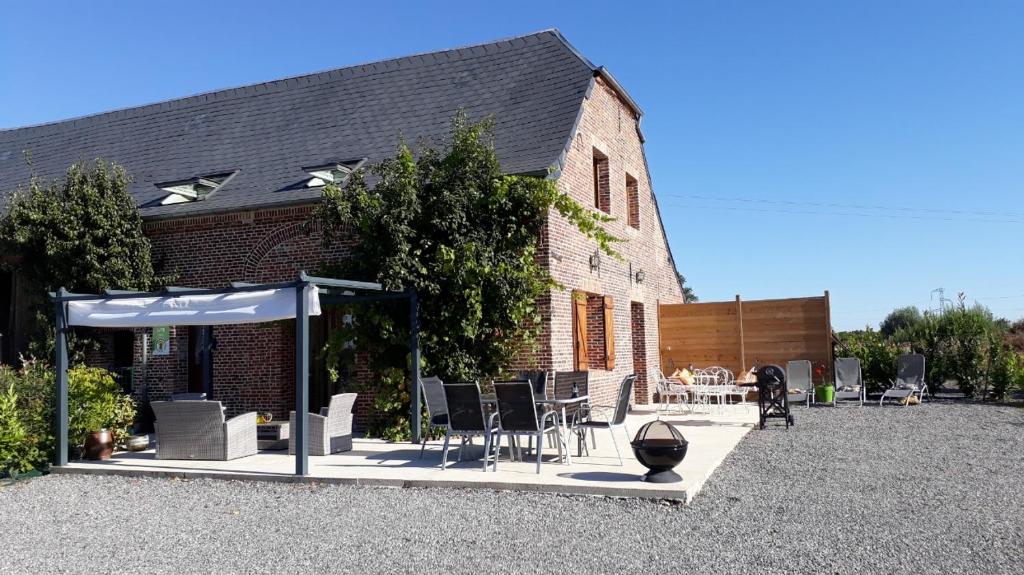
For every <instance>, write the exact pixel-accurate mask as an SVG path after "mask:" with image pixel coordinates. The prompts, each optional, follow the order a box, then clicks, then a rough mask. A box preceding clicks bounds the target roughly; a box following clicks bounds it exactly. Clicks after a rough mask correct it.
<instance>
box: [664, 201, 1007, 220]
mask: <svg viewBox="0 0 1024 575" xmlns="http://www.w3.org/2000/svg"><path fill="white" fill-rule="evenodd" d="M662 205H663V206H671V207H676V208H689V209H698V210H718V211H728V212H733V211H743V212H756V213H766V212H767V213H774V214H797V215H816V216H849V217H856V218H885V219H892V220H927V221H940V222H973V223H985V224H1024V220H999V219H982V218H948V217H947V218H943V217H938V216H935V217H932V216H913V215H896V214H863V213H856V212H832V211H825V210H786V209H781V208H744V207H736V206H707V205H700V204H675V203H664V204H662Z"/></svg>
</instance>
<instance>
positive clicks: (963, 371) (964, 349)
mask: <svg viewBox="0 0 1024 575" xmlns="http://www.w3.org/2000/svg"><path fill="white" fill-rule="evenodd" d="M894 339H895V340H897V341H898V342H900V343H904V344H905V345H907V346H909V347H910V348H911V349H912V350H913V351H915V352H918V353H921V354H923V355H924V356H925V359H926V361H927V365H928V381H929V383H932V384H933V385H938V384H941V383H942V382H944V381H948V380H954V381H956V382H957V386H958V387H959V388H960V391H961V392H963V393H964V395H966V396H968V397H974V396H975V395H978V394H979V392H981V395H982V396H984V395H985V391H986V389H987V388H988V385H989V378H990V370H991V369H992V368H993V367H994V366H995V365H996V363H997V356H998V355H999V353H1000V349H1002V348H1003V347H1004V346H1003V344H1002V328H1000V326H999V324H998V323H997V322H996V321H995V320H994V319H993V317H992V313H991V312H989V311H988V310H987V309H985V308H984V307H982V306H974V307H966V306H965V305H964V304H963V299H961V302H960V305H959V306H958V307H955V308H953V309H950V310H947V311H945V312H943V313H941V314H932V313H926V314H924V316H923V317H922V319H921V321H920V322H918V323H917V324H916V325H914V326H912V327H911V328H909V329H904V330H901V331H898V332H897V333H896V335H895V337H894Z"/></svg>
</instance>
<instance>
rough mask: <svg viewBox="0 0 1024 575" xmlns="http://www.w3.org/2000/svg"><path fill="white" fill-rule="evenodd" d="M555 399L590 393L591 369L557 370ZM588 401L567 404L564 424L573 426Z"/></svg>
mask: <svg viewBox="0 0 1024 575" xmlns="http://www.w3.org/2000/svg"><path fill="white" fill-rule="evenodd" d="M554 392H555V399H566V398H570V397H573V396H574V395H575V396H576V397H579V396H581V395H590V372H589V371H556V372H555V385H554ZM585 404H586V402H583V403H580V404H573V405H569V406H566V409H565V417H566V419H567V421H564V422H562V423H563V424H564V425H567V426H571V425H572V422H573V421H575V420H576V418H577V417H578V415H579V412H580V409H582V407H583V405H585Z"/></svg>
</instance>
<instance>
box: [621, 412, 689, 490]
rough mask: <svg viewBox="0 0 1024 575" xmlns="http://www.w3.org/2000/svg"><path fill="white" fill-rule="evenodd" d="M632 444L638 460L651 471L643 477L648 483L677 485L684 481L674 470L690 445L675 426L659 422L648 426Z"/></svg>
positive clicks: (638, 434)
mask: <svg viewBox="0 0 1024 575" xmlns="http://www.w3.org/2000/svg"><path fill="white" fill-rule="evenodd" d="M630 445H632V446H633V455H636V459H637V461H639V462H640V463H641V464H642V465H643V466H644V467H646V468H647V469H649V471H648V472H647V474H646V475H644V476H643V480H644V481H647V482H650V483H673V482H676V481H681V480H682V479H683V478H682V477H680V476H679V474H678V473H676V472H675V471H672V468H674V467H675V466H676V465H679V463H680V462H682V461H683V458H684V457H686V448H687V446H688V445H689V442H687V441H686V439H685V438H683V434H682V433H679V430H678V429H676V428H675V427H673V426H672V425H671V424H669V423H666V422H664V421H661V420H660V419H659V420H655V421H652V422H650V423H648V424H646V425H644V426H643V427H641V428H640V431H637V432H636V437H634V438H633V441H632V442H631V443H630Z"/></svg>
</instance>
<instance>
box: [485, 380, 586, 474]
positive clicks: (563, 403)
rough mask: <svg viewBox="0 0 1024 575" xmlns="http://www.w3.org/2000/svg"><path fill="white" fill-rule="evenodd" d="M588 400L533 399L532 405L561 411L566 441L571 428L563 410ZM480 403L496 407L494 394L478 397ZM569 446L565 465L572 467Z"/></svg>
mask: <svg viewBox="0 0 1024 575" xmlns="http://www.w3.org/2000/svg"><path fill="white" fill-rule="evenodd" d="M589 400H590V396H589V395H580V396H577V397H561V398H555V399H534V403H536V404H537V405H544V406H550V407H551V408H553V409H557V410H561V412H562V427H563V437H565V438H566V439H568V437H569V432H570V431H571V428H570V426H569V419H568V417H566V411H565V408H566V407H568V406H570V405H574V404H577V403H585V402H587V401H589ZM480 401H482V402H483V403H484V404H485V405H490V406H496V405H497V404H498V398H497V397H495V395H494V394H491V393H485V394H482V395H481V396H480ZM569 452H570V449H569V444H568V443H566V444H565V463H566V465H572V454H571V453H569Z"/></svg>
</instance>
